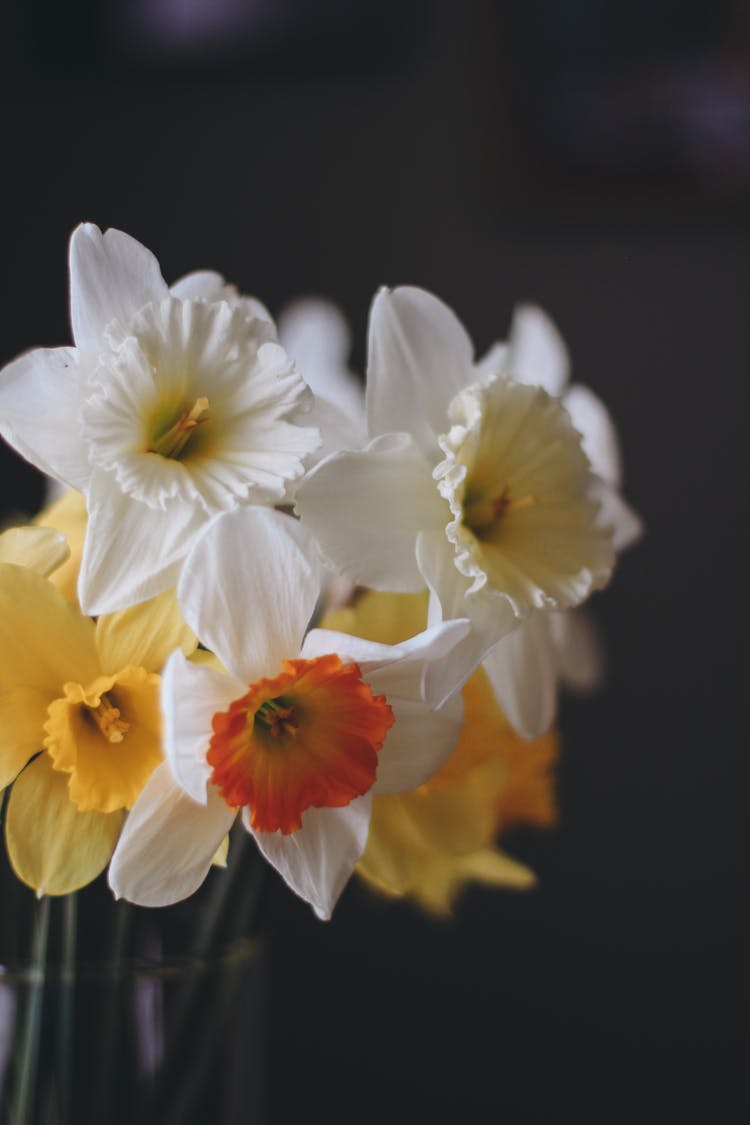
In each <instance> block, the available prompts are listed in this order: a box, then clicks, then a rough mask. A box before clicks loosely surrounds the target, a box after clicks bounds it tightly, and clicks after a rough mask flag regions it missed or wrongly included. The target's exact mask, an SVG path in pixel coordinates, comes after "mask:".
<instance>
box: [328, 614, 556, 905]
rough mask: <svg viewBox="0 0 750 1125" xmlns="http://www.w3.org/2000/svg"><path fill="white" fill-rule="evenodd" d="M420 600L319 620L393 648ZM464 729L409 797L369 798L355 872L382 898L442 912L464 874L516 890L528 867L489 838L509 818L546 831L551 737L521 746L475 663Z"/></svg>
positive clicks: (417, 619)
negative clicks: (450, 751) (362, 849)
mask: <svg viewBox="0 0 750 1125" xmlns="http://www.w3.org/2000/svg"><path fill="white" fill-rule="evenodd" d="M426 614H427V596H426V595H410V594H381V593H374V592H368V593H366V594H364V595H363V596H362V597H361V598H360V599H359V600H358V601H357V602H356V604H355V605H354V606H353V607H351V608H348V609H344V610H338V611H336V612H335V613H332V614H330V615H329V617H328V618H327V619H326V621H325V622H324V624H325V626H326V627H328V628H331V629H338V630H340V631H342V632H356V633H357V634H358V635H359V636H362V637H366V638H368V639H369V640H374V641H379V642H381V643H382V642H386V643H389V644H393V643H396V642H398V641H399V640H400V639H401V638H402V637H404V636H408V635H410V634H411V633H412V632H415V631H417V630H418V629H420V628H423V627H424V622H425V618H426ZM462 695H463V702H464V726H463V728H462V731H461V733H460V735H459V739H458V743H457V745H456V749H455V750H454V752H453V754H452V755H451V757H450V758H449V759H448V761H447V762H446V763H445V764H444V765H443V767H442V768H441V769H440V770H439V771H438V772H437V773H436V774H435V775H434V776H433V777H431V778H430V779H429V780H428V781H427V782H425V783H424V784H423V785H420V786H419V788H418V789H415V790H413V791H412V792H409V793H394V794H388V795H382V796H376V797H375V799H374V801H373V810H372V820H371V822H370V832H369V836H368V839H367V846H366V848H365V852H364V855H363V856H362V859H361V860H360V862H359V864H358V866H357V870H358V871H359V873H360V874H361V875H362V876H364V878H365V879H367V881H368V882H370V883H371V884H372V885H374V886H375V887H377V888H378V889H379V890H381V891H383V892H385V893H386V894H391V895H410V896H412V897H414V898H415V899H416V900H417V901H418V902H419V903H420V904H421V905H422V906H423V907H425V908H426V909H428V910H430V911H432V912H434V913H446V912H448V911H449V910H450V907H451V904H452V902H453V900H454V898H455V896H456V894H457V892H458V891H459V890H460V889H461V887H462V886H463V885H464V884H465V883H466V882H467V881H469V880H473V881H478V882H482V883H487V884H491V885H495V886H508V887H516V888H524V887H529V886H531V885H533V883H534V882H535V876H534V873H533V872H532V871H531V870H529V868H527V867H526V866H524V865H523V864H521V863H519V862H517V861H516V860H514V859H511V858H510V857H509V856H507V855H505V854H504V853H503V852H501V851H500V850H499V849H498V848H496V847H494V843H493V842H494V840H495V839H496V837H497V836H498V834H499V833H501V832H503V831H504V830H507V829H508V828H509V827H511V826H512V825H514V824H519V823H526V824H535V825H538V826H539V827H549V826H551V825H552V824H554V822H555V818H556V809H555V800H554V793H553V781H552V776H551V767H552V766H553V764H554V761H555V759H556V757H557V749H558V746H557V737H556V736H555V735H554V734H548V735H545V736H544V737H542V738H539V739H537V740H536V741H534V742H525V741H524V740H523V739H522V738H520V737H519V736H518V735H517V734H516V733H515V731H514V730H513V728H512V727H511V726H510V725H509V724H508V722H507V720H506V719H505V716H504V715H503V713H502V711H501V710H500V708H499V706H498V704H497V702H496V699H495V696H494V693H493V691H492V688H491V686H490V683H489V681H488V679H487V676H486V675H485V673H484V671H483V670H482V669H481V668H480V669H479V670H478V671H477V672H475V673H474V675H473V676H471V678H470V679H469V681H468V682H467V684H466V685H465V687H464V689H463V692H462Z"/></svg>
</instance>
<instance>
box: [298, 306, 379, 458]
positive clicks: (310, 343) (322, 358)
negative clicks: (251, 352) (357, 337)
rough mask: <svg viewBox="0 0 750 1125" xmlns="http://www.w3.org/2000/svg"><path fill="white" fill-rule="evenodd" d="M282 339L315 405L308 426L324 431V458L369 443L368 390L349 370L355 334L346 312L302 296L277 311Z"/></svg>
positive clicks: (321, 453)
mask: <svg viewBox="0 0 750 1125" xmlns="http://www.w3.org/2000/svg"><path fill="white" fill-rule="evenodd" d="M279 341H280V342H281V344H282V346H283V348H284V350H285V351H286V352H287V354H288V355H289V356H290V357H291V358H292V360H293V361H294V363H295V366H296V367H297V368H298V369H299V370H300V371H301V372H302V373H303V375H304V376H305V380H306V382H307V384H308V386H309V387H310V389H311V391H312V392H313V395H314V396H315V402H314V405H313V408H312V410H311V411H310V422H311V424H312V425H315V426H317V427H318V429H319V430H320V435H321V438H322V446H321V448H320V449H319V450H318V451H317V453H316V455H315V456H316V458H317V460H322V459H323V458H324V457H327V456H328V454H329V453H335V452H337V451H338V450H339V449H361V448H362V446H363V445H366V443H367V425H366V422H365V389H364V385H363V383H362V380H361V379H360V378H359V377H358V376H357V375H356V374H354V372H353V371H351V370H350V368H349V365H348V361H349V354H350V352H351V333H350V331H349V325H348V324H347V322H346V319H345V317H344V314H343V313H342V312H341V310H340V309H339V308H338V306H337V305H334V304H333V303H332V302H331V301H327V300H325V299H324V298H322V297H301V298H299V299H298V300H296V301H292V302H291V303H290V304H288V305H287V306H286V307H285V308H283V309H282V310H281V312H280V313H279Z"/></svg>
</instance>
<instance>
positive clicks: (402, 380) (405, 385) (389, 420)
mask: <svg viewBox="0 0 750 1125" xmlns="http://www.w3.org/2000/svg"><path fill="white" fill-rule="evenodd" d="M473 380H474V370H473V348H472V343H471V340H470V339H469V337H468V335H467V333H466V329H465V328H464V326H463V325H462V324H461V322H460V320H459V319H458V318H457V316H456V315H455V313H453V312H452V311H451V310H450V309H449V308H448V306H447V305H444V304H443V302H442V301H440V300H438V298H437V297H435V296H433V295H432V293H427V292H425V290H424V289H414V288H410V287H403V288H400V289H393V290H388V289H381V290H380V292H379V293H378V294H377V296H376V297H375V300H374V301H373V303H372V308H371V310H370V325H369V341H368V360H367V383H366V389H367V425H368V429H369V432H370V436H371V437H374V436H375V435H376V434H387V433H392V432H398V431H401V430H407V431H408V432H409V433H411V434H413V435H414V437H415V438H416V440H417V443H418V444H419V446H420V447H421V449H422V451H423V452H424V453H426V454H427V456H428V457H431V456H433V454H436V453H437V452H438V450H437V445H436V438H437V435H439V434H442V433H444V432H445V430H446V429H447V421H446V418H447V411H448V404H449V403H450V401H451V399H452V398H454V396H455V395H456V394H457V393H458V392H459V391H461V390H463V388H464V387H466V386H468V385H469V384H470V383H471V382H473Z"/></svg>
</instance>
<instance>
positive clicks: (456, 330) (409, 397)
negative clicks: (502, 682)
mask: <svg viewBox="0 0 750 1125" xmlns="http://www.w3.org/2000/svg"><path fill="white" fill-rule="evenodd" d="M367 423H368V430H369V434H370V437H371V439H372V440H371V442H370V445H369V446H368V447H367V448H366V449H365V450H363V451H360V452H342V453H338V454H334V455H332V456H331V457H329V458H327V459H326V460H325V461H323V462H322V463H321V464H320V465H319V466H318V467H317V468H316V469H315V470H313V472H312V473H311V474H310V476H309V477H308V479H307V480H306V481H305V483H304V485H303V486H302V487H301V489H300V491H299V496H298V510H299V512H300V514H301V516H302V520H303V522H304V523H306V524H307V526H308V527H309V528H310V529H311V531H312V532H313V534H314V536H315V538H316V540H317V542H318V544H319V547H320V549H321V552H322V554H323V557H324V558H325V559H326V561H327V562H328V564H329V565H330V566H332V567H333V568H334V569H336V570H338V571H339V572H340V573H342V574H343V575H344V576H345V577H347V578H349V579H351V580H352V581H356V582H360V583H362V584H364V585H367V586H370V587H373V588H375V589H380V590H391V591H394V592H399V591H400V592H409V591H414V592H416V591H419V590H422V589H424V588H425V587H428V588H429V589H430V591H431V592H432V595H433V611H432V613H431V619H432V617H433V616H435V615H441V616H442V617H443V619H450V618H455V617H459V616H467V617H469V618H470V619H471V622H472V634H471V637H470V638H469V639H468V640H467V642H466V646H465V647H466V656H467V660H468V661H469V663H470V664H471V665H474V666H475V665H476V664H477V663H478V662H479V660H480V659H481V658H482V657H483V656H484V655H485V654H486V653H487V651H488V650H489V649H490V648H491V647H492V646H493V645H495V644H496V643H497V642H498V641H499V640H500V639H501V638H502V637H503V636H505V635H507V634H508V633H509V632H511V630H513V629H514V628H515V627H516V626H517V625H518V623H519V622H520V621H522V620H523V619H525V618H526V617H528V616H529V615H530V614H531V613H532V612H534V611H535V610H540V609H542V610H561V609H567V608H569V607H571V606H574V605H578V604H580V603H581V602H582V601H584V600H585V598H587V597H588V595H589V594H590V593H591V592H592V591H593V590H595V589H597V588H599V587H601V586H603V585H604V584H605V583H606V582H607V580H608V578H609V575H610V573H611V570H612V565H613V561H614V552H613V547H612V534H611V529H610V528H604V527H602V526H601V524H600V522H599V505H598V502H597V501H596V499H594V498H593V497H592V495H591V492H592V486H593V483H594V480H593V474H592V472H591V469H590V466H589V462H588V459H587V457H586V456H585V454H584V452H583V450H582V449H581V438H580V435H579V434H578V432H577V431H576V429H575V428H574V426H573V424H572V422H571V419H570V416H569V414H568V412H567V411H566V410H565V409H564V407H562V406H561V404H560V403H559V402H558V401H557V400H556V399H555V398H553V397H551V396H550V395H549V394H548V393H547V392H546V391H544V390H542V389H541V388H540V387H532V386H527V385H525V384H522V383H518V382H516V381H514V380H512V379H510V378H509V377H508V376H507V375H505V374H503V373H502V372H500V371H487V370H486V369H485V368H481V367H478V366H477V365H475V363H474V357H473V349H472V345H471V341H470V340H469V338H468V336H467V334H466V332H465V330H464V328H463V326H462V325H461V324H460V323H459V321H458V320H457V319H456V317H455V316H454V314H453V313H452V312H451V311H450V309H448V308H447V307H446V306H445V305H444V304H442V302H440V301H439V300H438V299H437V298H436V297H433V296H432V295H431V294H429V293H426V292H424V291H423V290H420V289H410V288H403V289H396V290H393V291H392V292H390V291H388V290H382V291H381V292H380V293H379V294H378V295H377V297H376V298H375V301H374V302H373V306H372V310H371V313H370V328H369V359H368V371H367ZM435 675H436V676H437V678H439V675H440V673H439V671H438V670H435ZM443 687H444V690H445V691H446V692H447V691H449V690H450V685H449V684H447V683H446V684H444V685H443Z"/></svg>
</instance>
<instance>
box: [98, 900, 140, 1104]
mask: <svg viewBox="0 0 750 1125" xmlns="http://www.w3.org/2000/svg"><path fill="white" fill-rule="evenodd" d="M132 924H133V908H132V907H131V905H130V903H129V902H125V900H124V899H122V900H120V901H119V902H118V903H116V904H115V932H114V939H113V941H112V956H111V958H110V961H109V981H108V988H107V993H108V995H107V997H106V1003H105V1007H104V1022H103V1027H102V1035H101V1045H102V1051H101V1055H100V1058H99V1066H98V1082H97V1088H96V1090H97V1092H96V1093H95V1095H94V1113H93V1116H92V1118H91V1120H92V1121H106V1120H107V1117H108V1111H109V1109H111V1106H110V1105H109V1100H110V1098H111V1094H112V1072H113V1070H114V1061H115V1055H116V1051H117V1036H118V1030H119V1024H120V1020H121V1018H122V983H123V969H124V961H125V957H126V952H127V948H128V943H129V941H130V933H131V929H132Z"/></svg>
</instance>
